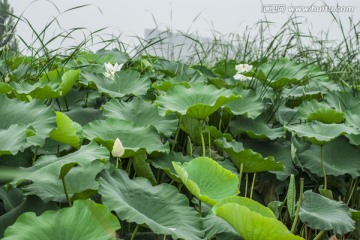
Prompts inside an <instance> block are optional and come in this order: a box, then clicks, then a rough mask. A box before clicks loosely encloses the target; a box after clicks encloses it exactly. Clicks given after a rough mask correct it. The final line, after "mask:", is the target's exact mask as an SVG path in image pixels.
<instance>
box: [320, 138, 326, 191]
mask: <svg viewBox="0 0 360 240" xmlns="http://www.w3.org/2000/svg"><path fill="white" fill-rule="evenodd" d="M323 148H324V147H323V145H320V162H321V168H322V171H323V174H324V190H326V189H327V178H326V171H325V165H324V149H323Z"/></svg>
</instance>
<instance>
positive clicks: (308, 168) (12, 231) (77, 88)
mask: <svg viewBox="0 0 360 240" xmlns="http://www.w3.org/2000/svg"><path fill="white" fill-rule="evenodd" d="M47 60H48V59H42V58H36V57H29V56H21V55H16V56H13V57H11V58H6V59H3V60H2V61H1V62H0V71H1V74H2V76H3V78H2V80H1V81H0V166H1V168H0V181H1V187H0V237H2V238H3V239H6V240H10V239H14V240H21V239H31V240H44V239H62V240H67V239H76V240H82V239H84V240H85V239H86V240H87V239H96V240H102V239H103V240H105V239H185V240H197V239H213V240H215V239H218V240H235V239H245V240H255V239H258V240H264V239H284V240H285V239H328V238H330V237H332V238H333V239H358V238H359V233H360V231H359V229H360V228H359V217H360V212H359V204H360V195H359V187H358V185H359V176H360V149H359V146H360V104H359V103H360V96H359V95H358V94H357V89H356V88H357V87H358V86H353V85H349V84H347V85H346V84H341V85H340V84H338V83H336V82H333V81H332V80H331V79H330V78H329V76H328V74H327V73H326V72H323V71H321V70H320V68H319V67H318V66H317V65H314V64H307V63H302V62H299V61H294V60H290V59H287V58H279V59H276V60H261V61H260V60H259V61H254V62H251V63H244V62H237V61H234V60H221V61H218V62H217V63H215V64H214V65H211V66H205V65H190V64H185V63H181V62H177V61H170V60H167V59H163V58H160V57H153V56H149V55H146V56H138V57H136V58H130V57H129V56H128V54H126V53H124V52H120V51H117V50H111V51H110V50H101V51H98V52H96V53H92V52H87V51H79V52H76V54H73V55H70V56H60V55H59V56H56V57H55V58H54V59H52V61H51V64H50V65H49V64H46V63H48V62H49V61H47ZM117 139H118V140H117Z"/></svg>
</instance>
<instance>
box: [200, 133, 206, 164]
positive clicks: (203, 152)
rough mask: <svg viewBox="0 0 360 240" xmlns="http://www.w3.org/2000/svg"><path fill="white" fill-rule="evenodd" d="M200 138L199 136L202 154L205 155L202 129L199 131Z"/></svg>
mask: <svg viewBox="0 0 360 240" xmlns="http://www.w3.org/2000/svg"><path fill="white" fill-rule="evenodd" d="M200 138H201V145H202V155H203V156H204V157H205V156H206V147H205V140H204V135H203V131H202V129H201V131H200Z"/></svg>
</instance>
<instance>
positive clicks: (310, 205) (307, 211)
mask: <svg viewBox="0 0 360 240" xmlns="http://www.w3.org/2000/svg"><path fill="white" fill-rule="evenodd" d="M299 217H300V219H301V221H302V222H305V223H306V225H308V226H309V227H310V228H312V229H319V230H332V231H334V233H336V234H340V235H343V234H345V233H348V232H351V231H353V230H354V229H355V222H354V221H353V220H352V219H351V214H350V211H349V208H348V206H346V205H345V204H344V203H342V202H338V201H334V200H331V199H329V198H326V197H324V196H321V195H320V194H317V193H314V192H312V191H310V190H309V191H306V192H304V194H303V202H302V204H301V207H300V213H299Z"/></svg>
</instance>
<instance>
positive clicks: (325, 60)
mask: <svg viewBox="0 0 360 240" xmlns="http://www.w3.org/2000/svg"><path fill="white" fill-rule="evenodd" d="M53 5H54V4H53ZM54 7H56V6H55V5H54ZM86 7H91V5H81V6H77V7H74V8H71V9H67V10H66V11H64V12H60V11H59V10H58V9H57V10H58V13H59V14H58V16H56V17H54V18H53V19H52V20H51V21H50V22H49V23H47V24H46V25H45V26H44V27H43V29H41V30H40V31H37V30H36V29H35V27H34V26H33V25H32V24H31V22H29V21H28V20H27V19H26V18H25V17H23V14H21V15H20V16H14V17H15V18H16V19H17V23H16V25H17V24H18V23H19V22H25V23H26V24H27V25H28V26H29V28H30V29H31V30H32V32H33V40H32V41H30V42H27V41H26V40H25V39H24V38H23V37H22V36H20V35H17V38H18V41H19V42H20V45H22V46H23V48H22V49H20V51H19V52H18V54H24V55H30V56H33V57H34V58H33V61H40V59H42V61H43V60H44V59H46V64H45V65H44V67H45V68H48V67H49V66H50V67H51V65H52V63H53V62H54V60H55V59H56V58H58V57H63V58H72V57H74V56H75V55H76V54H77V53H78V52H80V51H94V50H95V49H105V48H118V49H120V50H121V51H126V52H128V53H129V55H130V56H132V57H134V58H135V57H138V56H140V55H157V56H159V57H164V58H167V59H169V60H174V61H182V62H185V63H188V64H202V65H206V66H211V65H213V64H214V63H215V62H217V61H219V60H224V59H225V60H230V59H234V60H236V61H238V62H254V61H259V60H261V59H278V58H280V57H287V58H291V59H294V60H296V61H301V62H306V63H316V64H317V65H319V66H320V68H321V69H322V70H324V71H326V72H327V73H328V74H330V76H331V78H332V79H333V80H335V81H337V82H341V83H342V84H345V85H351V86H353V87H354V89H356V88H357V87H358V85H360V84H359V82H360V74H359V73H360V44H359V32H360V21H357V22H356V21H355V20H354V19H352V18H350V19H349V20H348V21H349V24H348V26H350V28H349V29H345V27H344V23H343V22H342V21H341V20H340V18H338V17H336V16H335V15H334V14H332V16H333V20H334V22H335V24H336V27H338V28H339V29H340V31H341V33H342V39H341V40H330V39H329V32H328V31H323V32H322V33H321V34H320V36H315V35H314V34H312V33H311V31H310V30H307V31H306V30H301V29H304V26H303V28H301V29H300V27H299V26H300V25H301V24H303V23H302V22H303V21H302V19H301V18H300V17H297V16H291V17H290V18H289V19H288V20H287V21H286V22H285V23H284V24H282V25H280V27H279V24H278V23H272V22H270V21H268V20H267V19H266V18H265V19H263V20H260V21H258V23H256V24H255V25H254V26H251V27H246V30H245V31H244V32H243V33H241V34H236V33H231V34H226V35H223V34H221V33H218V32H216V31H213V33H212V37H211V38H208V39H204V38H202V37H201V36H199V35H198V34H196V33H191V32H190V28H189V30H188V31H186V32H180V31H174V30H173V29H172V27H171V26H170V27H169V28H168V29H165V30H160V27H158V25H157V24H156V17H154V16H153V19H154V23H155V28H154V29H153V30H152V31H150V32H149V33H148V36H145V38H142V37H140V36H133V37H130V38H131V40H130V41H129V37H128V38H127V41H124V39H125V38H126V36H124V35H121V34H120V35H118V36H114V35H109V34H105V33H104V32H105V30H106V28H102V29H98V30H96V31H93V32H91V31H89V30H88V29H86V28H83V27H78V28H73V29H69V30H64V29H62V28H61V24H60V23H59V21H58V19H59V17H60V16H62V15H64V14H66V13H68V12H71V11H81V10H82V9H83V8H86ZM56 8H57V7H56ZM99 11H101V10H99ZM197 18H198V16H196V17H195V19H194V21H196V19H197ZM54 25H55V27H57V28H58V29H61V30H60V31H59V32H57V33H55V34H53V35H50V34H49V31H50V29H53V28H54ZM275 30H276V31H275ZM274 31H275V33H274ZM79 33H81V34H82V36H83V37H82V40H81V41H79V40H78V39H79V37H78V36H79ZM74 36H76V37H74ZM71 39H73V40H74V45H73V46H66V47H64V43H65V42H69V40H71ZM54 43H58V45H57V47H55V48H53V47H50V46H52V45H54ZM64 62H66V60H65V61H64Z"/></svg>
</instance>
